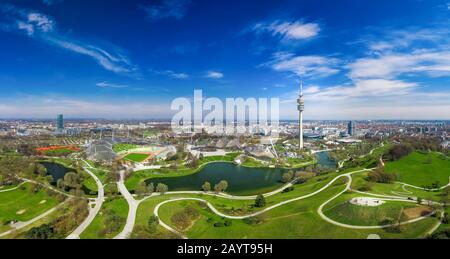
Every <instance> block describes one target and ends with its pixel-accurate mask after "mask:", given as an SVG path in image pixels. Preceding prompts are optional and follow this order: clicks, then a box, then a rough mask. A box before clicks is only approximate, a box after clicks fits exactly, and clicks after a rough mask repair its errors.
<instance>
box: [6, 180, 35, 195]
mask: <svg viewBox="0 0 450 259" xmlns="http://www.w3.org/2000/svg"><path fill="white" fill-rule="evenodd" d="M28 182H29V181H28V180H26V181H23V182H21V183H20V184H18V185H17V186H16V187H14V188H10V189H6V190H0V193H2V192H10V191H14V190H17V189H19V187H20V186H21V185H23V184H25V183H28Z"/></svg>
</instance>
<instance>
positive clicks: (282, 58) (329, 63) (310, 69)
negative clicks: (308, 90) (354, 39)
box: [264, 53, 339, 77]
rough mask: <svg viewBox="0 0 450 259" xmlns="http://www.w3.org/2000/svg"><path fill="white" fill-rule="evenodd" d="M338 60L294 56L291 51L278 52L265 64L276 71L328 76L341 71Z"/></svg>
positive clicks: (309, 75) (310, 75) (322, 57)
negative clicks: (338, 67) (337, 66)
mask: <svg viewBox="0 0 450 259" xmlns="http://www.w3.org/2000/svg"><path fill="white" fill-rule="evenodd" d="M337 64H338V60H337V59H335V58H329V57H324V56H294V55H293V54H290V53H276V54H275V58H274V59H273V60H272V61H271V62H269V63H266V64H264V65H266V66H267V65H268V66H270V67H271V68H272V69H274V70H275V71H282V72H293V73H295V74H297V75H305V76H308V77H326V76H330V75H333V74H336V73H338V72H339V69H337V68H336V65H337Z"/></svg>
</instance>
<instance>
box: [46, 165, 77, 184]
mask: <svg viewBox="0 0 450 259" xmlns="http://www.w3.org/2000/svg"><path fill="white" fill-rule="evenodd" d="M40 164H41V165H43V166H44V167H45V168H46V169H47V174H48V175H51V176H52V177H53V182H52V183H53V184H54V183H56V182H57V181H58V180H59V179H64V175H66V174H67V173H68V172H73V171H74V170H73V169H70V168H67V167H65V166H63V165H61V164H58V163H51V162H41V163H40Z"/></svg>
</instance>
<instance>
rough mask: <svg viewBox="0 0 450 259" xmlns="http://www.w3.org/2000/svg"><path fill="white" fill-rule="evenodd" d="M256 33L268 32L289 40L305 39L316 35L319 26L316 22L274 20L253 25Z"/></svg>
mask: <svg viewBox="0 0 450 259" xmlns="http://www.w3.org/2000/svg"><path fill="white" fill-rule="evenodd" d="M253 31H254V32H256V33H259V34H260V33H270V34H272V35H273V36H278V37H281V38H283V39H289V40H305V39H310V38H313V37H315V36H317V35H318V34H319V32H320V26H319V24H317V23H303V22H300V21H295V22H286V21H275V22H272V23H257V24H256V25H254V27H253Z"/></svg>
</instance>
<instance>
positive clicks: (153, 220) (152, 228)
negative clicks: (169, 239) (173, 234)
mask: <svg viewBox="0 0 450 259" xmlns="http://www.w3.org/2000/svg"><path fill="white" fill-rule="evenodd" d="M158 225H159V219H158V217H157V216H150V218H148V222H147V227H148V231H149V232H150V233H155V232H156V230H158Z"/></svg>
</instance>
